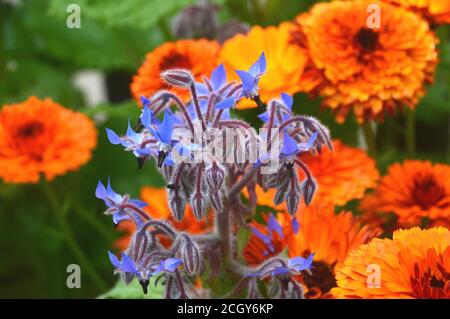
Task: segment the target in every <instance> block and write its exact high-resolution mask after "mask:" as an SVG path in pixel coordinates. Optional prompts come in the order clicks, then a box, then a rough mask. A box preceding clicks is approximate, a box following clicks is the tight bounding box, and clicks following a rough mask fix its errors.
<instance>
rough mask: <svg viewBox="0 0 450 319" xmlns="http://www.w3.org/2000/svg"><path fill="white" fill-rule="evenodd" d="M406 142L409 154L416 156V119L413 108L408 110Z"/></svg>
mask: <svg viewBox="0 0 450 319" xmlns="http://www.w3.org/2000/svg"><path fill="white" fill-rule="evenodd" d="M405 138H406V140H405V144H406V150H407V152H408V156H410V157H414V155H415V154H416V119H415V114H414V111H413V110H410V109H408V110H407V111H406V134H405Z"/></svg>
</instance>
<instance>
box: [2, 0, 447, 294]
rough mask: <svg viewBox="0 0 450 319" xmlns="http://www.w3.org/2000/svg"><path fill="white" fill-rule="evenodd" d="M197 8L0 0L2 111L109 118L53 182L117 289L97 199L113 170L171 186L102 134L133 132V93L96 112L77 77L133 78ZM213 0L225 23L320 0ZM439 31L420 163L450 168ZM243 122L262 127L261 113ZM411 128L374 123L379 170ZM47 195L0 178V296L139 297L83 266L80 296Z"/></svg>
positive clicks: (422, 113) (124, 185)
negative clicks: (74, 8)
mask: <svg viewBox="0 0 450 319" xmlns="http://www.w3.org/2000/svg"><path fill="white" fill-rule="evenodd" d="M195 2H196V1H195V0H127V1H122V0H109V1H103V0H47V1H41V0H26V1H19V2H18V3H19V4H18V5H15V6H12V5H10V4H9V3H6V2H0V105H4V104H7V103H12V102H19V101H22V100H24V99H25V98H26V97H28V96H30V95H36V96H38V97H41V98H43V97H51V98H53V99H54V100H55V101H57V102H59V103H61V104H63V105H65V106H67V107H71V108H75V109H77V110H79V111H82V112H85V113H86V114H88V115H90V116H92V117H93V118H99V117H100V116H103V117H105V118H106V120H105V121H101V122H98V131H99V137H98V147H97V149H96V150H95V152H94V154H93V159H92V160H91V161H90V162H89V163H88V164H87V165H85V166H84V167H82V168H81V169H80V170H79V171H77V172H73V173H69V174H67V175H65V176H62V177H58V178H56V180H55V181H54V182H52V183H51V184H50V186H51V188H52V189H53V192H54V195H56V198H57V201H58V203H57V204H58V205H59V208H60V209H61V213H62V216H63V218H64V219H65V220H66V221H67V223H68V225H69V227H70V230H71V232H72V235H73V237H74V238H75V240H76V242H77V243H78V245H79V246H80V247H82V250H83V253H84V254H85V255H86V257H87V258H88V260H89V261H90V263H91V264H92V265H93V267H94V269H95V270H96V272H97V273H98V274H99V276H100V277H101V280H102V281H103V282H104V285H105V286H106V287H107V288H108V289H109V288H111V287H113V286H114V283H115V277H114V276H113V275H112V267H111V265H110V263H109V261H108V258H107V253H106V251H107V250H108V249H111V247H112V243H113V242H114V240H115V239H117V238H118V237H120V234H119V233H118V232H117V231H115V230H114V229H113V225H112V222H111V220H110V218H109V217H106V216H103V215H102V214H101V212H102V211H103V210H104V207H103V203H102V202H100V201H98V200H97V199H96V198H95V197H94V190H95V186H96V183H97V180H98V179H101V180H102V181H105V180H106V179H107V178H108V176H110V175H111V178H112V183H113V186H114V188H115V190H116V191H118V192H120V193H123V192H127V193H130V194H131V195H132V196H134V197H138V196H139V190H140V188H141V187H142V186H143V185H149V184H150V185H158V186H161V185H162V179H161V177H160V175H159V173H158V172H157V171H156V170H155V168H154V165H152V163H147V164H146V165H145V166H144V168H143V170H141V171H139V170H138V169H137V164H136V161H135V159H134V158H133V156H132V155H131V154H130V153H125V152H123V151H122V150H121V149H120V148H119V147H116V146H114V145H111V144H110V143H109V142H108V141H107V138H106V135H105V134H104V132H105V130H104V129H105V127H110V128H112V129H114V130H117V131H118V132H122V131H124V130H125V128H126V120H127V119H128V118H129V117H131V118H132V119H135V118H136V117H137V115H138V109H137V107H136V106H135V103H134V101H132V100H131V99H130V98H129V97H128V98H127V99H126V100H125V101H124V102H120V103H111V104H105V105H98V106H96V107H95V108H90V107H87V106H86V105H85V102H84V101H83V99H82V95H81V93H80V92H79V91H78V90H77V89H76V88H75V87H74V86H73V83H72V77H73V74H74V73H75V72H76V71H78V70H83V69H95V70H99V71H102V72H104V73H105V74H106V75H109V74H111V73H114V72H119V73H120V72H121V73H123V74H133V73H134V72H135V71H136V69H137V68H138V67H139V65H140V64H141V62H142V61H143V59H144V57H145V54H146V53H147V52H149V51H151V50H152V49H153V48H154V47H156V46H157V45H159V44H161V43H163V42H164V41H168V40H171V39H172V38H173V37H172V35H171V34H170V27H169V26H170V21H171V20H170V19H171V18H172V17H173V15H174V14H175V13H176V12H177V11H178V10H180V9H181V8H183V7H185V6H186V5H189V4H193V3H195ZM213 2H214V3H217V4H220V5H221V7H222V10H221V11H220V13H219V18H220V19H221V20H224V21H226V20H228V19H231V18H237V19H240V20H241V21H244V22H247V23H249V24H259V25H270V24H277V23H279V22H281V21H283V20H287V19H292V18H294V17H295V16H296V15H297V14H298V13H300V12H304V11H306V10H307V9H308V8H309V6H311V5H312V4H313V3H314V2H315V1H314V0H296V1H292V0H267V1H259V0H248V1H244V0H219V1H213ZM68 4H79V5H80V7H81V19H82V20H81V23H82V27H81V29H69V28H67V27H66V18H67V16H68V15H69V13H67V12H66V8H67V5H68ZM437 34H438V35H439V38H440V40H441V41H440V45H439V49H440V58H441V62H440V64H439V67H438V71H437V75H436V81H435V83H434V84H433V85H431V86H430V87H429V89H428V94H427V95H426V97H425V98H424V99H423V100H422V101H421V103H420V105H419V106H418V108H417V112H416V114H415V116H416V120H417V137H416V142H417V145H418V149H417V158H423V159H431V160H433V161H440V162H449V159H450V157H449V156H450V153H449V144H450V137H449V132H450V127H449V122H450V121H449V117H450V103H449V97H450V94H449V88H450V29H449V27H448V26H443V27H440V28H439V29H438V30H437ZM295 102H296V103H295V107H294V110H295V112H299V113H306V114H311V115H315V116H317V117H318V118H319V119H320V120H321V121H323V122H324V123H325V124H326V125H328V126H329V127H330V129H331V132H332V135H333V137H335V138H340V139H342V140H343V141H344V142H346V143H347V144H350V145H358V143H359V142H360V139H361V136H360V130H359V127H358V125H357V124H356V121H355V120H354V119H353V118H350V119H349V120H348V121H347V122H346V123H345V124H344V125H339V124H337V123H335V121H334V119H333V116H332V114H331V113H330V112H329V111H320V100H318V99H315V100H312V99H310V98H308V97H307V96H305V95H302V94H298V95H297V96H296V99H295ZM238 115H239V116H240V117H243V118H245V119H246V120H248V121H250V122H252V123H255V124H257V125H258V123H259V122H258V120H257V118H256V115H257V110H246V111H242V112H239V113H238ZM404 125H405V123H404V116H403V115H402V114H398V116H396V117H394V118H390V119H386V121H385V122H384V123H382V124H379V125H378V127H377V144H378V145H377V146H378V148H379V155H378V161H377V163H378V165H379V168H380V169H381V170H382V171H383V172H384V171H385V170H386V168H387V166H388V165H389V164H391V163H393V162H396V161H401V160H403V159H405V158H407V157H408V155H407V152H406V151H405V145H404V139H405V138H404ZM47 199H48V198H47V197H46V196H45V193H44V192H43V191H42V187H41V185H6V184H2V183H1V182H0V251H1V252H2V258H1V259H0V297H53V298H54V297H68V298H74V297H95V296H99V295H101V294H103V295H101V297H102V298H107V297H108V298H114V297H142V296H141V295H140V294H139V292H138V291H140V290H139V287H136V286H135V285H132V286H130V287H127V288H125V287H123V285H122V284H118V286H116V287H115V288H114V289H113V290H111V291H109V292H108V293H106V294H104V293H105V291H106V290H107V289H104V287H99V285H98V284H96V282H95V281H94V280H92V279H91V278H90V277H89V276H88V275H87V274H85V273H84V272H83V269H82V281H81V289H68V288H67V287H66V278H67V275H68V274H67V273H66V267H67V265H69V264H72V263H78V262H77V260H76V258H75V256H74V254H73V253H72V251H71V250H70V249H69V246H68V243H67V234H66V233H64V232H63V231H62V230H61V227H60V224H59V223H58V222H57V220H56V219H55V217H54V215H52V213H51V207H52V205H50V204H49V203H48V200H47ZM350 206H352V204H350ZM353 206H354V205H353ZM244 235H245V234H243V235H242V236H244ZM244 237H245V236H244ZM155 293H156V295H157V294H158V293H161V292H160V291H159V290H155ZM152 296H153V297H155V295H151V296H150V297H152Z"/></svg>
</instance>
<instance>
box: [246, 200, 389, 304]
mask: <svg viewBox="0 0 450 319" xmlns="http://www.w3.org/2000/svg"><path fill="white" fill-rule="evenodd" d="M296 218H297V220H298V221H299V224H300V230H299V231H298V232H297V233H294V232H293V229H292V226H291V225H292V224H291V222H290V216H288V214H287V213H283V214H278V215H277V219H278V221H279V223H280V225H282V227H283V229H284V238H280V237H278V236H275V237H274V240H273V246H274V248H275V251H274V253H273V254H270V255H265V254H263V252H265V251H267V248H265V244H264V243H263V242H262V240H261V239H259V238H258V237H257V236H255V235H252V237H251V238H250V241H249V243H248V245H247V246H246V248H245V251H244V257H246V259H247V261H248V262H249V263H250V264H258V263H260V262H262V261H264V260H265V259H266V258H268V257H270V256H272V255H274V254H276V253H280V252H281V251H283V249H285V248H287V250H288V254H289V256H290V257H295V256H304V257H305V256H307V255H309V254H310V253H315V255H314V261H313V267H312V269H311V275H309V274H303V275H302V278H301V281H302V283H303V284H304V285H305V286H306V288H307V293H306V296H307V297H308V298H319V297H322V298H323V297H328V292H329V290H330V289H331V288H332V287H335V286H336V280H335V275H334V269H335V267H339V266H340V265H341V264H342V263H343V262H344V260H345V258H346V257H347V255H348V253H349V252H350V251H351V250H352V249H355V248H357V247H358V246H360V245H362V244H364V243H366V242H368V241H369V240H370V239H371V238H373V237H375V236H377V235H379V233H380V231H379V229H376V228H371V227H369V226H362V225H361V223H360V221H359V219H358V218H357V217H354V216H353V215H352V213H351V212H347V211H342V212H340V213H339V214H335V213H334V208H333V206H329V205H322V204H321V203H320V202H318V203H314V204H313V205H311V206H310V207H307V208H305V209H303V210H301V211H299V212H298V213H297V215H296ZM253 226H254V227H256V228H257V229H258V230H260V231H261V232H263V233H264V234H267V233H268V231H267V229H265V228H264V227H263V226H261V225H258V224H257V223H254V224H253Z"/></svg>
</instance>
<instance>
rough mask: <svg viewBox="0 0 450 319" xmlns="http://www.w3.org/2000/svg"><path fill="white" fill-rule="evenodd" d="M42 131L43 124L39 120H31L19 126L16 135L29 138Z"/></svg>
mask: <svg viewBox="0 0 450 319" xmlns="http://www.w3.org/2000/svg"><path fill="white" fill-rule="evenodd" d="M43 131H44V125H42V123H41V122H37V121H33V122H30V123H27V124H26V125H24V126H22V127H21V128H19V130H18V131H17V135H18V137H21V138H31V137H35V136H37V135H39V134H41V133H42V132H43Z"/></svg>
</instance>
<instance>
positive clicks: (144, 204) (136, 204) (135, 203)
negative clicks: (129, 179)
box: [128, 199, 148, 208]
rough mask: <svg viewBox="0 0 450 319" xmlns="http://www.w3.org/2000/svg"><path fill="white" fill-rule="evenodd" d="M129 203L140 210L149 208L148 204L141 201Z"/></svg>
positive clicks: (130, 200)
mask: <svg viewBox="0 0 450 319" xmlns="http://www.w3.org/2000/svg"><path fill="white" fill-rule="evenodd" d="M128 202H130V203H131V204H133V205H135V206H137V207H139V208H144V207H146V206H148V204H147V203H146V202H144V201H142V200H140V199H129V200H128Z"/></svg>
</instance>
